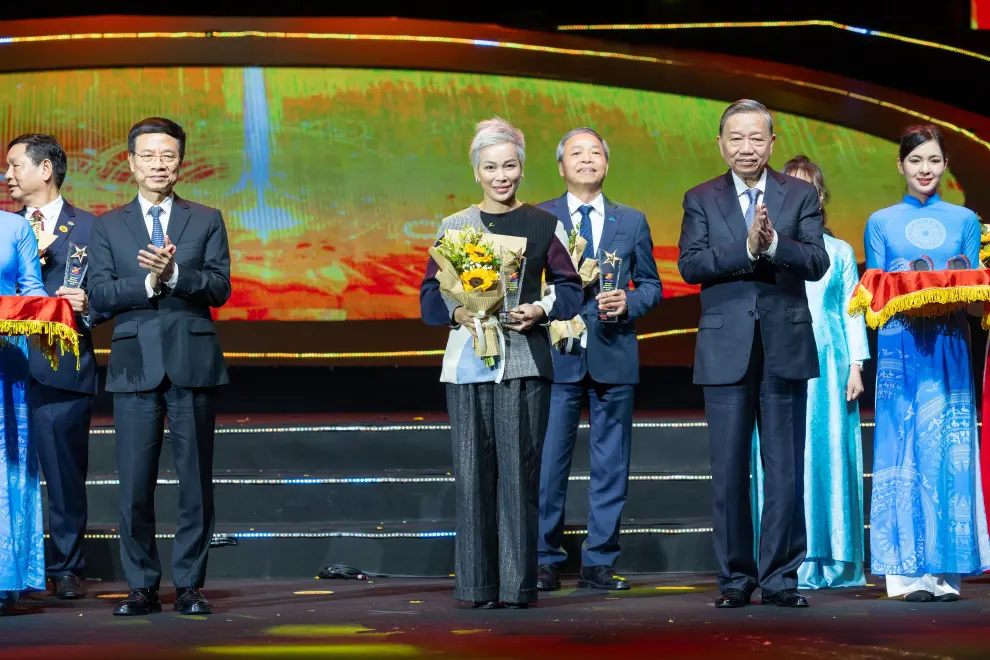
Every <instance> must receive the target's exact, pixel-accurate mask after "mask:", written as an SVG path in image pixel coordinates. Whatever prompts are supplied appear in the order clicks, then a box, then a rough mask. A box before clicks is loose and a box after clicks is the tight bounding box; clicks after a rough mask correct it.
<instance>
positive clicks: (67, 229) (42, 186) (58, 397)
mask: <svg viewBox="0 0 990 660" xmlns="http://www.w3.org/2000/svg"><path fill="white" fill-rule="evenodd" d="M6 165H7V169H6V172H5V176H4V178H5V179H6V183H7V190H8V191H9V192H10V196H11V198H12V199H13V200H14V201H15V202H18V203H20V204H22V205H23V207H24V208H22V209H21V211H20V214H21V215H23V216H24V217H25V218H26V219H27V221H28V222H29V223H30V225H31V228H32V229H33V230H34V234H35V237H36V238H37V239H38V257H39V259H40V260H41V278H42V281H43V283H44V287H45V290H46V291H47V292H48V295H50V296H58V297H60V298H65V299H67V300H68V301H69V302H70V303H71V305H72V309H73V311H74V312H75V313H76V326H77V327H78V329H79V332H80V335H81V336H80V338H79V364H78V368H77V365H76V361H75V360H73V359H62V360H59V365H58V369H52V368H51V366H50V365H49V364H48V360H47V359H45V357H44V356H43V355H42V354H41V353H40V352H39V351H37V350H33V349H32V350H30V351H29V355H30V357H29V359H30V371H31V380H30V385H29V387H30V393H29V399H28V401H29V404H30V410H31V434H32V440H33V442H34V444H35V446H36V447H37V448H38V458H39V461H40V463H41V470H42V473H43V474H44V476H45V480H46V482H47V484H48V485H47V491H48V527H49V534H50V536H51V545H50V546H49V556H48V560H47V562H46V572H47V575H48V578H49V579H50V580H51V582H52V590H53V591H54V593H55V597H56V598H59V599H76V598H82V597H83V596H84V595H85V592H84V590H83V588H82V585H81V584H80V583H79V578H80V577H81V576H82V573H83V571H84V569H85V567H86V564H85V560H84V558H83V553H82V541H83V535H84V534H85V532H86V472H87V468H88V458H89V425H90V421H91V419H92V417H93V396H94V395H95V394H96V388H97V377H96V359H95V357H94V355H93V341H92V336H91V332H90V331H91V328H92V327H93V326H94V325H96V323H98V322H99V321H102V320H104V318H105V317H104V316H103V315H101V314H97V313H92V312H91V310H90V308H89V298H88V296H87V294H86V290H85V284H86V279H85V278H86V270H87V267H88V263H87V262H88V254H87V252H88V245H89V237H90V233H91V232H92V230H93V224H94V223H95V222H96V217H95V216H94V215H93V214H92V213H87V212H86V211H83V210H82V209H78V208H76V207H74V206H72V205H71V204H70V203H69V202H68V201H66V200H65V199H64V198H63V197H62V195H61V192H60V190H61V187H62V183H63V182H64V181H65V175H66V172H67V169H68V166H67V159H66V155H65V151H64V150H63V149H62V146H61V145H60V144H59V142H58V140H57V139H56V138H55V137H53V136H51V135H43V134H38V133H28V134H25V135H21V136H20V137H17V138H15V139H14V140H12V141H11V142H10V144H9V145H8V147H7V163H6ZM63 357H65V356H63ZM68 357H71V356H68Z"/></svg>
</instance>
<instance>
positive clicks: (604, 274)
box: [598, 250, 622, 323]
mask: <svg viewBox="0 0 990 660" xmlns="http://www.w3.org/2000/svg"><path fill="white" fill-rule="evenodd" d="M598 284H599V287H600V288H599V291H600V292H601V293H609V292H610V291H615V290H617V289H621V288H622V259H621V258H620V257H619V256H618V251H616V252H608V251H607V250H599V251H598ZM598 320H599V321H600V322H602V323H616V322H618V320H619V317H618V316H617V315H615V314H609V313H608V311H607V310H602V309H599V310H598Z"/></svg>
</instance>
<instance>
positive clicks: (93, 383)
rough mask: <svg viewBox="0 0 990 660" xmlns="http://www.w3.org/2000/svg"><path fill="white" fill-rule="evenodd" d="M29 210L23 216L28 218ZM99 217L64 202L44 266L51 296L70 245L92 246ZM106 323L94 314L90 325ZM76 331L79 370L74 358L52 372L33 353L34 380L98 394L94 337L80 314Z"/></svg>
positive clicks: (62, 274)
mask: <svg viewBox="0 0 990 660" xmlns="http://www.w3.org/2000/svg"><path fill="white" fill-rule="evenodd" d="M24 211H25V209H21V211H20V214H21V215H24ZM95 223H96V216H95V215H93V214H92V213H89V212H87V211H83V210H82V209H77V208H76V207H74V206H72V205H71V204H69V202H68V201H66V200H65V199H64V198H63V200H62V212H61V213H60V214H59V216H58V222H57V223H56V224H55V242H54V243H52V244H51V245H49V246H48V249H47V250H46V251H45V256H46V257H47V259H46V263H44V264H42V266H41V280H42V282H43V283H44V285H45V291H47V292H48V295H49V296H54V295H55V292H56V291H58V290H59V288H60V287H61V286H62V284H63V283H64V281H65V262H66V260H67V259H68V258H69V244H70V243H75V244H76V245H78V246H88V245H89V241H90V236H91V234H92V232H93V226H94V225H95ZM88 284H89V271H87V276H86V279H84V280H83V289H87V290H88V288H89V287H88ZM103 320H106V317H104V316H103V315H102V314H96V313H91V314H90V315H89V322H90V324H91V325H92V326H96V325H97V324H98V323H99V322H100V321H103ZM76 327H77V328H78V330H79V335H80V337H79V369H78V370H77V369H76V361H75V360H74V359H73V356H72V355H63V356H61V359H60V360H59V363H58V369H52V367H51V365H50V364H48V360H47V359H46V358H45V356H43V355H42V354H41V352H40V351H38V350H36V349H34V348H32V349H31V350H30V358H29V359H30V364H31V377H32V378H33V379H34V380H36V381H38V382H39V383H41V384H42V385H47V386H49V387H55V388H58V389H60V390H66V391H69V392H78V393H80V394H96V388H97V378H96V357H95V356H94V354H93V336H92V332H91V331H90V328H88V327H86V324H85V323H83V318H82V315H81V314H76Z"/></svg>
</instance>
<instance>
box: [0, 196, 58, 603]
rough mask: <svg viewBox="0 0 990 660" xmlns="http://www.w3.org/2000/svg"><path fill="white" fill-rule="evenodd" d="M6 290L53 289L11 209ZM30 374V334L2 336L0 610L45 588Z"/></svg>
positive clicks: (0, 248)
mask: <svg viewBox="0 0 990 660" xmlns="http://www.w3.org/2000/svg"><path fill="white" fill-rule="evenodd" d="M0 295H2V296H13V295H21V296H47V295H48V294H47V293H45V289H44V287H43V286H42V284H41V262H40V261H39V259H38V241H37V240H36V239H35V237H34V233H33V232H32V231H31V228H30V226H29V225H28V222H27V220H25V219H24V218H23V217H21V216H19V215H14V214H13V213H7V212H5V211H0ZM27 379H28V353H27V340H26V339H24V338H23V337H3V338H0V436H2V439H3V451H0V614H5V613H6V612H8V611H9V610H10V608H11V607H13V605H14V603H16V602H17V598H18V596H19V595H20V594H21V592H24V591H35V590H38V591H40V590H43V589H44V588H45V549H44V534H43V529H42V517H41V475H40V473H39V469H38V452H37V451H36V450H35V448H34V446H33V445H32V444H31V441H30V435H29V433H28V424H29V420H30V416H29V415H28V403H27V391H28V388H27Z"/></svg>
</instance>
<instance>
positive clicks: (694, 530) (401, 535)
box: [45, 527, 712, 540]
mask: <svg viewBox="0 0 990 660" xmlns="http://www.w3.org/2000/svg"><path fill="white" fill-rule="evenodd" d="M711 532H712V528H711V527H631V528H627V529H621V530H619V534H710V533H711ZM587 533H588V530H587V529H566V530H564V534H565V535H567V536H576V535H580V534H587ZM230 537H233V538H236V539H337V538H356V539H436V538H453V537H454V532H232V533H230V534H217V535H216V536H215V538H220V539H223V538H230ZM45 538H48V534H45ZM85 538H87V539H104V540H115V539H119V538H120V534H86V535H85ZM155 538H156V539H172V538H175V534H167V533H159V534H155Z"/></svg>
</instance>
